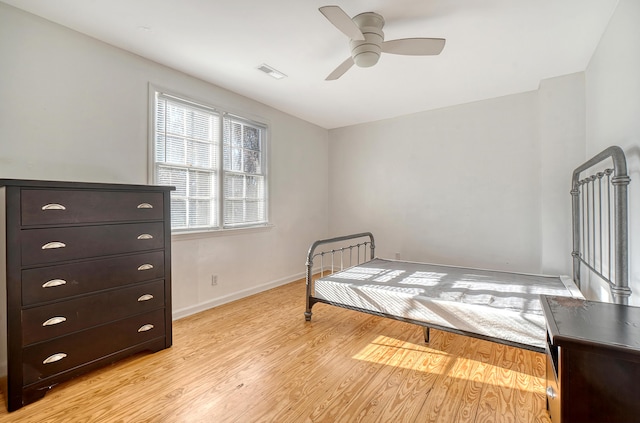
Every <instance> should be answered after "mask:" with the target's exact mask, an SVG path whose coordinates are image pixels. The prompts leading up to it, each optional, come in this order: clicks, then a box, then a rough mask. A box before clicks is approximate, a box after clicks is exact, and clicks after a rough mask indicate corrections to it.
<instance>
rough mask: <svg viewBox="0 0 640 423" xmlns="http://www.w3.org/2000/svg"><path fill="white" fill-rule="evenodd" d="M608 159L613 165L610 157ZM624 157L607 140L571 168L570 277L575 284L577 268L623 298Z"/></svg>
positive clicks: (626, 236)
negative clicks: (603, 147) (594, 153)
mask: <svg viewBox="0 0 640 423" xmlns="http://www.w3.org/2000/svg"><path fill="white" fill-rule="evenodd" d="M611 161H612V162H613V168H611V167H606V166H610V164H608V163H610V162H611ZM630 181H631V179H630V178H629V176H628V175H627V161H626V158H625V155H624V152H623V151H622V149H621V148H620V147H617V146H612V147H609V148H607V149H606V150H604V151H602V152H601V153H600V154H597V155H595V156H594V157H593V158H592V159H591V160H588V161H587V162H585V163H584V164H582V165H581V166H579V167H577V168H576V169H575V170H574V171H573V178H572V181H571V197H572V203H571V205H572V207H571V209H572V213H571V214H572V228H573V251H572V253H571V256H572V257H573V280H574V282H575V283H576V284H577V285H578V287H580V288H582V287H581V286H580V282H581V280H580V269H581V267H582V266H584V267H586V269H587V270H588V271H590V272H591V273H593V274H595V275H596V276H598V277H599V278H600V279H602V280H604V281H605V282H606V283H608V284H609V288H610V290H611V295H612V297H613V301H614V302H615V303H617V304H628V302H629V296H630V295H631V289H630V288H629V247H628V246H629V231H628V222H627V219H628V218H627V203H628V199H627V197H628V194H627V185H629V182H630Z"/></svg>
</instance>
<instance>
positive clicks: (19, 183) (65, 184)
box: [0, 178, 175, 191]
mask: <svg viewBox="0 0 640 423" xmlns="http://www.w3.org/2000/svg"><path fill="white" fill-rule="evenodd" d="M9 186H12V187H24V188H46V189H103V190H123V191H129V190H145V191H172V190H175V187H172V186H164V185H135V184H116V183H101V182H71V181H41V180H32V179H6V178H0V187H9Z"/></svg>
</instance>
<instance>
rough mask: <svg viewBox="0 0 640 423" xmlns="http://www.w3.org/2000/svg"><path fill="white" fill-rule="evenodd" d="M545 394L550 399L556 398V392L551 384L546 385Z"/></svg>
mask: <svg viewBox="0 0 640 423" xmlns="http://www.w3.org/2000/svg"><path fill="white" fill-rule="evenodd" d="M547 396H548V397H549V398H551V399H555V398H556V393H555V391H554V390H553V388H552V387H551V386H547Z"/></svg>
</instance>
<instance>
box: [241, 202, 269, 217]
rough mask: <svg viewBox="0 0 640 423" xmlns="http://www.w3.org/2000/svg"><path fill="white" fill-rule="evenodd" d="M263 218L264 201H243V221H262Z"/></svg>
mask: <svg viewBox="0 0 640 423" xmlns="http://www.w3.org/2000/svg"><path fill="white" fill-rule="evenodd" d="M263 220H264V203H263V202H262V201H247V202H246V203H245V220H244V221H245V222H262V221H263Z"/></svg>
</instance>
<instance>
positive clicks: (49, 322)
mask: <svg viewBox="0 0 640 423" xmlns="http://www.w3.org/2000/svg"><path fill="white" fill-rule="evenodd" d="M66 321H67V318H66V317H62V316H56V317H52V318H51V319H49V320H47V321H46V322H44V323H43V324H42V326H53V325H57V324H59V323H62V322H66Z"/></svg>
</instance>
